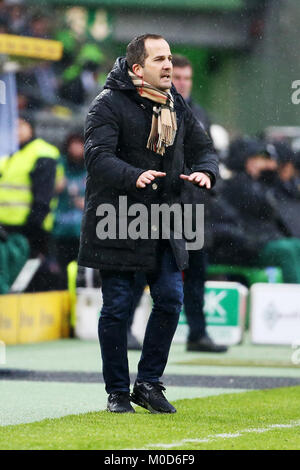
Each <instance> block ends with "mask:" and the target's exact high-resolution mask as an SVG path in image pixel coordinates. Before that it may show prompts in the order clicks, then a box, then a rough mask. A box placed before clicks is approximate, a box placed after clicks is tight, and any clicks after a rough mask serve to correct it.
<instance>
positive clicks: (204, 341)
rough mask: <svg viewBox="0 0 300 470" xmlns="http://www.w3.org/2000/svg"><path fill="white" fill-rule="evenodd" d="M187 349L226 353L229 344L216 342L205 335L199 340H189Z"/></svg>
mask: <svg viewBox="0 0 300 470" xmlns="http://www.w3.org/2000/svg"><path fill="white" fill-rule="evenodd" d="M186 350H187V351H198V352H199V351H200V352H211V353H224V352H226V351H227V350H228V347H227V346H224V345H223V344H216V343H214V342H213V340H212V339H211V338H210V337H209V336H207V335H205V336H201V338H199V339H198V341H188V342H187V345H186Z"/></svg>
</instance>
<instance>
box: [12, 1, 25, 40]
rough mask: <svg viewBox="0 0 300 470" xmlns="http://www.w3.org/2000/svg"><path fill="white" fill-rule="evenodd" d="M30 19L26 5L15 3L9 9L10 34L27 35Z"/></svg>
mask: <svg viewBox="0 0 300 470" xmlns="http://www.w3.org/2000/svg"><path fill="white" fill-rule="evenodd" d="M27 25H28V18H27V15H26V11H25V8H24V5H22V4H21V2H18V1H15V2H13V3H12V4H11V6H10V8H9V30H10V31H9V32H10V34H17V35H19V36H25V35H27V32H28V30H27Z"/></svg>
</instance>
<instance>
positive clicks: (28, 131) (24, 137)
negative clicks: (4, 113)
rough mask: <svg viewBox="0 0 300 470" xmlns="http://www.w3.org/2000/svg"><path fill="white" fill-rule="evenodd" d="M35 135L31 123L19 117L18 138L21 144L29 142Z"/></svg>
mask: <svg viewBox="0 0 300 470" xmlns="http://www.w3.org/2000/svg"><path fill="white" fill-rule="evenodd" d="M32 135H33V132H32V128H31V126H30V124H28V122H27V121H25V120H24V119H18V139H19V144H20V145H22V144H23V143H24V142H27V141H28V140H29V139H31V137H32Z"/></svg>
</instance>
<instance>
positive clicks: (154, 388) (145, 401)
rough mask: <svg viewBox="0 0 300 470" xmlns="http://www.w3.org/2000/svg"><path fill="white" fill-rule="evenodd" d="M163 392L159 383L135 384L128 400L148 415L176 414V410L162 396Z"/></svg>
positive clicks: (163, 388)
mask: <svg viewBox="0 0 300 470" xmlns="http://www.w3.org/2000/svg"><path fill="white" fill-rule="evenodd" d="M164 390H166V389H165V387H163V385H162V383H161V382H135V384H134V387H133V392H132V394H131V397H130V399H131V401H132V402H133V403H135V404H136V405H139V406H142V407H143V408H146V409H147V410H148V411H150V413H176V408H174V406H173V405H171V403H169V402H168V400H167V399H166V397H165V396H164V394H163V391H164Z"/></svg>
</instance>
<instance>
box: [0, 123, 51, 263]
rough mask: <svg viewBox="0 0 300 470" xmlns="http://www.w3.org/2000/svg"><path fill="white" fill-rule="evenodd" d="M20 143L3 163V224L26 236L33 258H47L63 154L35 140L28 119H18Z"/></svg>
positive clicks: (0, 203) (0, 193)
mask: <svg viewBox="0 0 300 470" xmlns="http://www.w3.org/2000/svg"><path fill="white" fill-rule="evenodd" d="M18 140H19V147H20V149H19V150H18V151H17V152H15V153H14V154H12V155H8V156H5V157H3V158H1V160H0V224H1V225H2V226H3V227H4V228H5V230H6V231H7V232H9V233H11V232H18V233H22V234H24V235H25V236H26V237H27V238H28V240H29V242H30V246H31V255H32V256H38V255H39V254H41V253H42V254H44V255H45V254H47V253H48V243H49V233H50V231H51V230H52V227H53V215H52V214H51V200H52V198H53V195H54V184H55V176H56V164H57V160H58V157H59V151H58V149H57V148H56V147H54V146H53V145H51V144H49V143H48V142H46V141H45V140H43V139H37V138H35V135H34V127H33V123H32V122H31V120H30V119H29V117H27V116H26V117H25V116H23V117H20V118H19V119H18Z"/></svg>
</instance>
